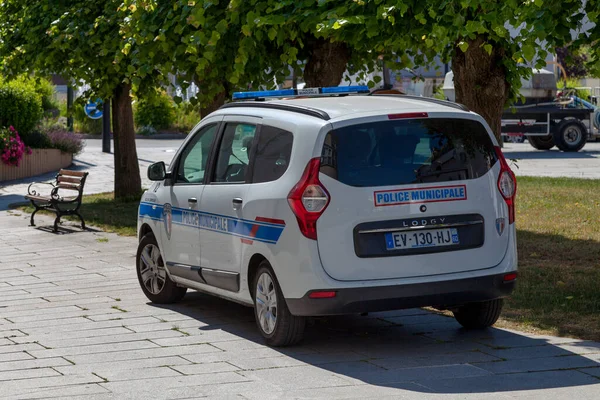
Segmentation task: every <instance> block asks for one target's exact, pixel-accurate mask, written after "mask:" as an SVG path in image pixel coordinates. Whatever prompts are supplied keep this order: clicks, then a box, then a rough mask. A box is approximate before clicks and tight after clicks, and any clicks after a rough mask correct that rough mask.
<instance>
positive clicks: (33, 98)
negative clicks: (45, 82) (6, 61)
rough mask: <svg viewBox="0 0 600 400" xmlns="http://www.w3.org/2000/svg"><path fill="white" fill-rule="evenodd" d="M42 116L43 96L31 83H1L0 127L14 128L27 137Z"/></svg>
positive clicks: (18, 81)
mask: <svg viewBox="0 0 600 400" xmlns="http://www.w3.org/2000/svg"><path fill="white" fill-rule="evenodd" d="M42 115H43V111H42V100H41V96H40V95H39V94H37V93H36V90H35V86H34V85H33V84H32V82H31V81H26V80H23V79H20V80H15V81H11V82H0V126H13V127H14V128H15V130H17V131H18V132H21V135H22V136H23V137H25V136H27V134H28V133H29V132H31V131H32V130H33V129H34V128H35V127H36V125H37V124H38V122H39V121H40V120H41V119H42Z"/></svg>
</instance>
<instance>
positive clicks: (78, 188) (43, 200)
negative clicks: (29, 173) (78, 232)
mask: <svg viewBox="0 0 600 400" xmlns="http://www.w3.org/2000/svg"><path fill="white" fill-rule="evenodd" d="M87 176H88V173H87V172H79V171H69V170H66V169H61V170H60V171H59V172H58V175H56V182H55V183H49V182H47V183H32V184H31V185H29V187H28V188H27V193H28V194H27V196H25V198H26V199H27V200H29V201H31V204H32V205H33V206H34V207H35V210H34V211H33V213H32V214H31V220H30V223H31V226H35V223H34V222H33V217H34V215H35V214H36V213H37V212H38V211H40V210H47V211H52V212H54V213H55V214H56V219H55V220H54V229H53V232H57V231H58V223H59V222H60V218H61V217H62V216H63V215H77V216H78V217H79V219H80V220H81V229H85V221H84V220H83V217H82V216H81V214H79V208H80V207H81V201H82V198H83V187H84V186H85V179H86V178H87ZM41 184H45V185H50V186H51V189H50V194H49V195H42V194H41V193H39V192H37V191H36V190H35V189H34V188H32V187H33V185H41ZM67 190H68V191H71V192H72V195H70V196H69V195H65V194H64V193H65V191H67ZM75 192H76V193H75Z"/></svg>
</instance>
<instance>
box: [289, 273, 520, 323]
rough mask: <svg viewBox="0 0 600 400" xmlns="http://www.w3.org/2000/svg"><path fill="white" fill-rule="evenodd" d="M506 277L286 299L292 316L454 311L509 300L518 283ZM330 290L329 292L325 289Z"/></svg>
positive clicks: (376, 288) (363, 288)
mask: <svg viewBox="0 0 600 400" xmlns="http://www.w3.org/2000/svg"><path fill="white" fill-rule="evenodd" d="M504 275H506V274H505V273H503V274H499V275H488V276H481V277H476V278H466V279H456V280H450V281H440V282H429V283H418V284H410V285H394V286H374V287H360V288H346V289H336V290H335V292H336V296H335V297H333V298H325V299H311V298H310V297H309V295H310V293H311V292H314V290H313V291H311V292H309V293H306V294H305V295H304V296H303V297H302V298H299V299H286V303H287V306H288V308H289V310H290V312H291V313H292V314H293V315H299V316H318V315H336V314H355V313H363V312H375V311H388V310H398V309H403V308H415V307H425V306H437V307H453V306H459V305H461V304H465V303H472V302H478V301H485V300H493V299H497V298H501V297H506V296H508V295H509V294H510V293H511V292H512V291H513V289H514V287H515V282H516V280H513V281H511V282H504ZM325 290H327V289H325Z"/></svg>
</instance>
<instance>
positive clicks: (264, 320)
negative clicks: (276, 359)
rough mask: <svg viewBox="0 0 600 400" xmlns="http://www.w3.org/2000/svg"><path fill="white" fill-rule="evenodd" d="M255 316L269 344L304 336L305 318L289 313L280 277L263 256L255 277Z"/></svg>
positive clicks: (287, 341)
mask: <svg viewBox="0 0 600 400" xmlns="http://www.w3.org/2000/svg"><path fill="white" fill-rule="evenodd" d="M254 316H255V317H256V325H258V330H259V331H260V333H261V334H262V336H263V337H264V338H265V340H266V342H267V344H268V345H269V346H276V347H277V346H289V345H293V344H296V343H298V342H299V341H300V340H302V336H303V334H304V326H305V321H306V320H305V318H303V317H296V316H294V315H292V314H291V313H290V310H289V309H288V307H287V304H286V303H285V299H284V297H283V293H282V292H281V288H280V287H279V283H278V282H277V278H276V277H275V274H274V273H273V270H272V269H271V266H270V265H269V263H268V261H266V260H264V261H263V262H262V263H261V264H260V266H259V268H258V271H257V273H256V275H255V278H254Z"/></svg>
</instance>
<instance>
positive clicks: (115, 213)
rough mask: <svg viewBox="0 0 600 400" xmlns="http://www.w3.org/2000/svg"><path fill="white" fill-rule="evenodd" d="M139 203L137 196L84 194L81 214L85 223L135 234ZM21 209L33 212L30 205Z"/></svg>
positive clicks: (108, 229)
mask: <svg viewBox="0 0 600 400" xmlns="http://www.w3.org/2000/svg"><path fill="white" fill-rule="evenodd" d="M139 204H140V199H139V198H135V199H130V200H127V201H120V200H119V201H117V200H115V199H114V196H113V194H112V193H101V194H93V195H89V196H84V198H83V204H82V205H81V215H83V218H84V219H85V222H86V224H87V225H90V226H94V227H97V228H100V229H102V230H104V231H106V232H114V233H118V234H119V235H123V236H135V235H136V229H137V210H138V206H139ZM21 209H22V210H24V211H26V212H28V213H31V212H33V207H31V206H25V207H21ZM52 215H54V214H52ZM65 219H67V220H71V221H74V222H77V221H78V219H77V217H65ZM98 241H99V242H104V241H105V240H103V239H102V238H100V239H98ZM106 241H108V239H106Z"/></svg>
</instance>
